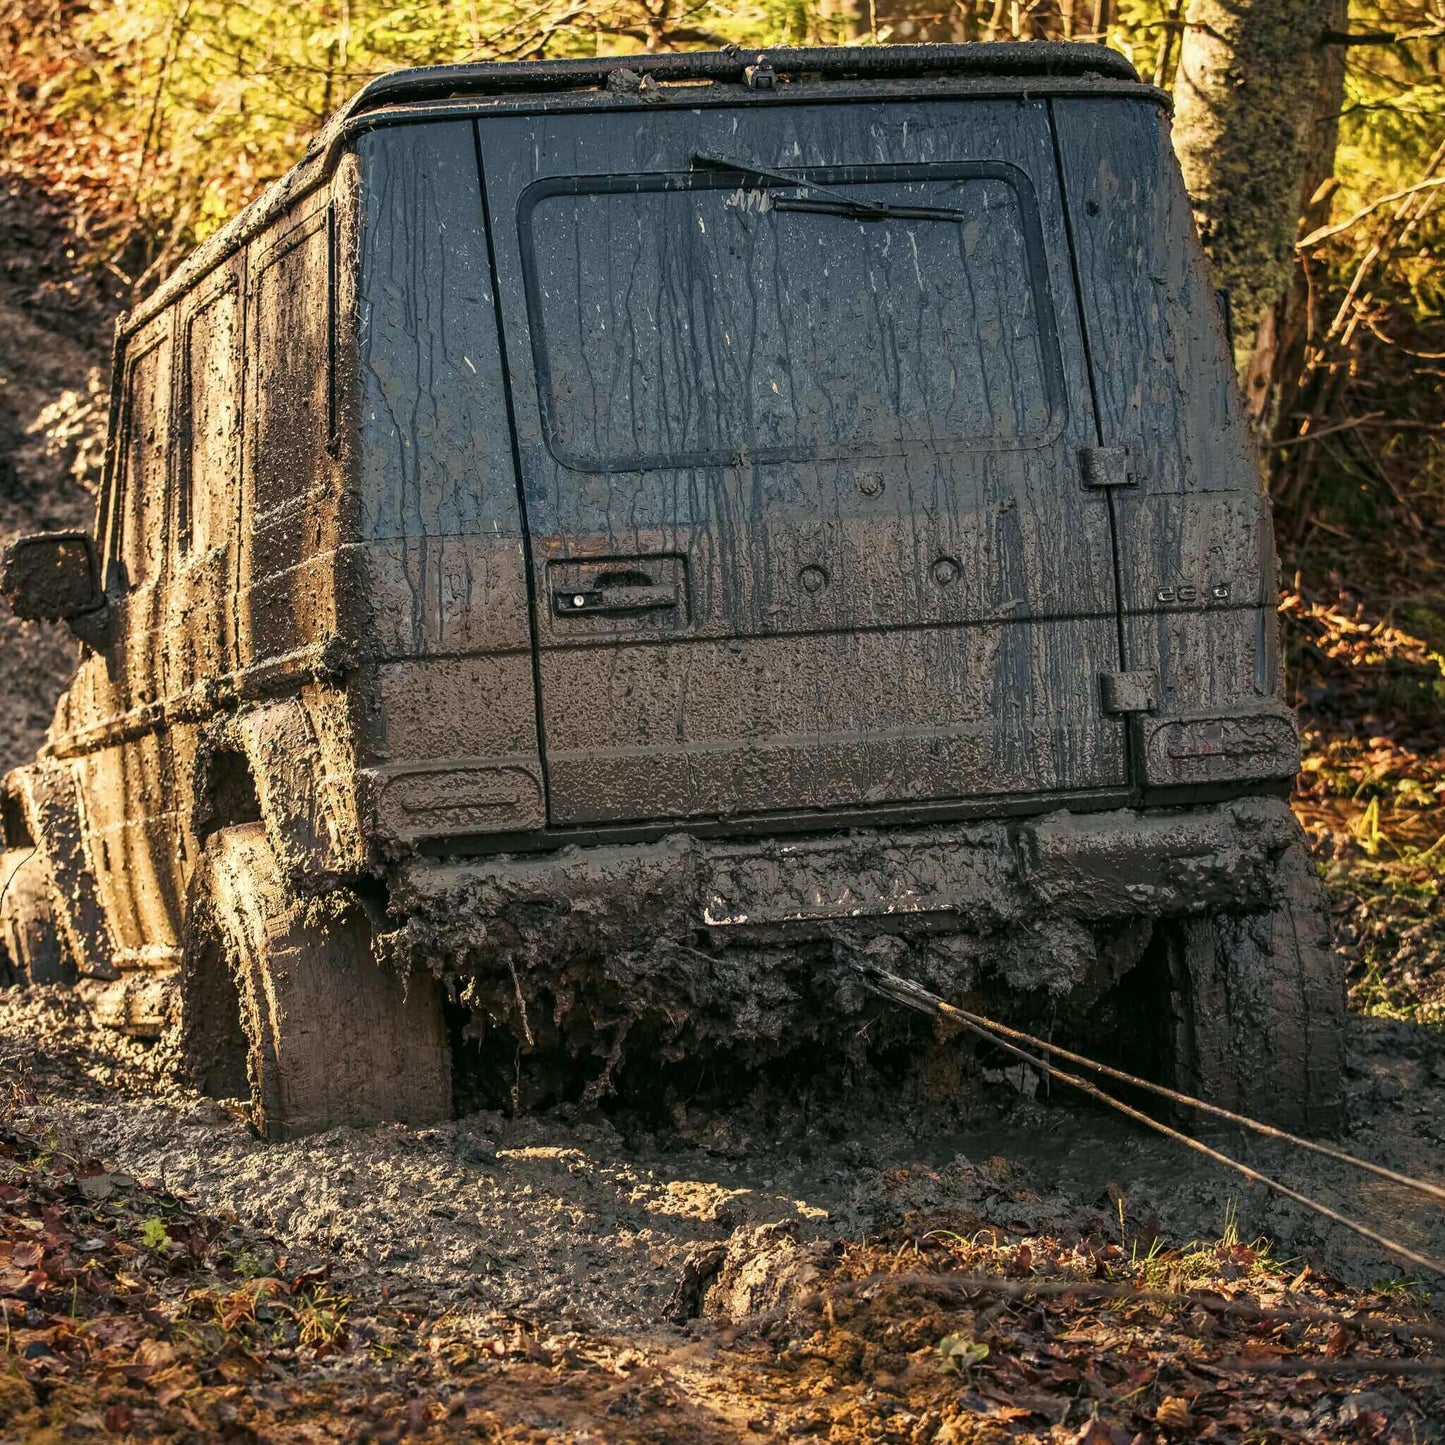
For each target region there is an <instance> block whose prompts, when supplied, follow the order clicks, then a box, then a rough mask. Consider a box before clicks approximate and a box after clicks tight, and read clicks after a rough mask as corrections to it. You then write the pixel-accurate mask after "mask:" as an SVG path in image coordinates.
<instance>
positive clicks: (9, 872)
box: [0, 848, 75, 984]
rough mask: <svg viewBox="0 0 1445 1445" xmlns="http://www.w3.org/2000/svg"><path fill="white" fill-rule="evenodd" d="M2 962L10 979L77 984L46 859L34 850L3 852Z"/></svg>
mask: <svg viewBox="0 0 1445 1445" xmlns="http://www.w3.org/2000/svg"><path fill="white" fill-rule="evenodd" d="M0 966H8V967H6V971H7V972H8V973H9V975H10V978H9V980H8V981H9V982H12V983H61V984H72V983H74V982H75V965H74V963H73V962H72V961H71V959H70V956H69V953H68V951H67V950H66V947H65V944H64V942H63V941H62V940H61V937H60V932H59V929H58V927H57V926H56V920H55V914H54V911H53V910H52V908H51V905H50V879H49V877H48V876H47V871H46V867H45V860H44V859H43V858H41V856H40V855H39V854H38V853H37V852H35V851H34V850H33V849H28V848H27V849H25V850H24V851H23V852H21V851H20V850H15V851H12V852H7V853H0Z"/></svg>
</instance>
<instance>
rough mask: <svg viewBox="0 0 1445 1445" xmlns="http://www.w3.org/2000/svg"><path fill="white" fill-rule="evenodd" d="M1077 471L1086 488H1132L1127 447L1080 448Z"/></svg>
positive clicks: (1132, 478)
mask: <svg viewBox="0 0 1445 1445" xmlns="http://www.w3.org/2000/svg"><path fill="white" fill-rule="evenodd" d="M1079 471H1080V472H1081V473H1082V474H1083V478H1084V485H1085V486H1086V487H1132V486H1133V485H1134V474H1133V473H1132V472H1131V471H1130V470H1129V449H1128V447H1080V448H1079Z"/></svg>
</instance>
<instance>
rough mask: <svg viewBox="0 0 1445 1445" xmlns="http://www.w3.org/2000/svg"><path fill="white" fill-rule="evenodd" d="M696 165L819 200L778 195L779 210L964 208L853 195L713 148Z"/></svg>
mask: <svg viewBox="0 0 1445 1445" xmlns="http://www.w3.org/2000/svg"><path fill="white" fill-rule="evenodd" d="M692 164H693V168H694V169H708V170H718V171H736V172H737V174H738V175H740V176H755V177H756V178H757V179H758V180H763V181H772V182H773V183H774V184H775V185H779V186H790V187H792V188H793V189H794V190H800V191H811V192H812V193H813V195H814V196H816V197H819V199H817V200H813V199H810V198H809V197H807V196H778V197H777V198H776V199H775V200H774V201H773V203H772V204H773V209H774V210H778V211H807V212H812V213H814V214H816V215H823V216H846V217H847V218H848V219H849V220H854V221H887V220H905V221H962V220H964V219H965V217H964V214H963V212H962V211H951V210H948V209H947V208H946V207H943V206H898V205H893V204H892V203H891V202H888V201H865V200H864V199H863V198H862V197H861V196H850V195H849V194H848V193H847V192H846V191H839V190H835V189H834V188H833V187H832V186H825V185H822V184H820V183H819V182H818V181H810V180H808V179H806V178H805V177H803V176H791V175H789V174H788V173H787V171H776V170H773V169H772V168H771V167H770V166H760V165H755V164H754V163H753V162H752V161H740V160H735V159H733V158H732V157H731V156H724V155H717V154H715V153H713V152H711V151H697V152H695V153H694V154H693V158H692Z"/></svg>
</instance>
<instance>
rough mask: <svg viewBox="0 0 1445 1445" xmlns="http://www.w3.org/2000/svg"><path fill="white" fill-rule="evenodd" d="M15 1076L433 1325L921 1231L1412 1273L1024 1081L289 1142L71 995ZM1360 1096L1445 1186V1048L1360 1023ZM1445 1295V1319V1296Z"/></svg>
mask: <svg viewBox="0 0 1445 1445" xmlns="http://www.w3.org/2000/svg"><path fill="white" fill-rule="evenodd" d="M983 1063H984V1064H985V1065H987V1063H988V1061H986V1060H985V1061H983ZM0 1067H3V1073H4V1078H5V1081H6V1085H7V1087H8V1088H9V1089H10V1090H12V1091H15V1092H16V1094H17V1096H18V1097H19V1098H20V1099H21V1103H20V1105H19V1107H20V1113H21V1118H22V1122H23V1124H24V1126H25V1127H26V1128H28V1129H31V1130H41V1131H49V1132H50V1133H51V1135H52V1136H53V1137H54V1139H55V1140H56V1142H57V1143H58V1144H61V1145H62V1146H63V1147H66V1148H68V1149H70V1150H73V1151H76V1152H78V1153H80V1154H82V1155H93V1156H95V1157H98V1158H101V1159H104V1160H105V1161H106V1162H107V1163H108V1164H109V1165H110V1166H111V1167H112V1168H115V1169H120V1170H123V1171H125V1172H127V1173H129V1174H131V1175H133V1176H134V1177H136V1178H138V1179H142V1180H146V1181H155V1182H157V1183H162V1184H164V1186H165V1187H166V1188H168V1189H171V1190H173V1191H175V1192H177V1193H179V1194H182V1195H185V1196H188V1197H190V1198H191V1199H193V1200H194V1201H196V1202H197V1203H198V1204H199V1205H200V1206H201V1207H203V1208H205V1209H207V1210H211V1211H220V1212H226V1211H230V1212H234V1214H235V1215H236V1216H237V1217H239V1218H240V1219H241V1220H242V1221H243V1222H245V1223H246V1224H248V1225H251V1226H254V1227H256V1228H258V1229H261V1230H264V1231H265V1232H267V1233H269V1234H271V1235H274V1236H275V1237H276V1238H278V1239H279V1240H280V1241H281V1242H282V1243H283V1244H284V1245H285V1246H286V1247H287V1248H288V1249H290V1250H292V1251H293V1252H295V1254H296V1256H297V1257H298V1258H303V1257H305V1256H306V1255H307V1254H308V1253H315V1254H317V1255H324V1256H326V1257H328V1259H329V1260H330V1262H331V1264H332V1268H333V1272H334V1274H335V1275H336V1277H337V1278H338V1279H340V1280H342V1281H346V1280H350V1281H351V1282H352V1283H353V1284H354V1285H355V1286H356V1287H357V1288H358V1289H366V1290H368V1291H371V1290H376V1289H379V1288H385V1289H386V1290H387V1292H388V1295H389V1296H390V1297H391V1298H393V1299H410V1300H414V1301H415V1302H416V1303H417V1304H419V1305H422V1304H424V1305H427V1306H428V1307H437V1306H441V1307H444V1306H445V1305H447V1304H449V1303H458V1304H460V1303H465V1304H467V1305H469V1306H475V1307H481V1308H490V1309H503V1310H506V1311H509V1312H514V1313H517V1314H520V1315H524V1316H526V1317H529V1318H533V1319H536V1320H539V1321H543V1320H550V1321H561V1322H573V1323H575V1324H576V1325H577V1326H578V1327H582V1328H589V1329H603V1330H629V1329H633V1330H635V1329H639V1328H646V1327H648V1326H650V1325H654V1324H659V1323H662V1322H664V1321H667V1320H677V1319H682V1318H685V1317H687V1316H688V1315H690V1314H694V1313H697V1312H698V1311H699V1310H700V1309H702V1308H703V1306H704V1299H703V1297H704V1294H705V1293H706V1289H707V1287H708V1284H709V1281H710V1279H711V1278H712V1276H713V1275H714V1274H715V1273H716V1271H717V1270H718V1269H719V1267H720V1265H721V1264H722V1263H723V1260H724V1253H725V1251H726V1249H727V1247H728V1246H729V1244H731V1245H732V1253H731V1255H730V1256H729V1258H730V1259H731V1260H732V1261H733V1264H732V1265H730V1266H729V1269H728V1270H727V1271H726V1272H725V1276H724V1282H725V1283H727V1282H728V1281H729V1280H732V1281H733V1282H734V1283H736V1280H737V1277H738V1275H739V1270H738V1268H737V1267H736V1263H737V1260H738V1258H739V1257H741V1256H748V1257H751V1255H753V1254H758V1255H765V1254H767V1253H768V1251H769V1250H772V1251H773V1252H774V1253H776V1252H777V1241H778V1240H779V1239H780V1238H784V1239H786V1240H788V1241H791V1242H793V1243H796V1244H797V1245H798V1246H800V1247H801V1248H802V1249H803V1250H804V1251H805V1252H806V1250H807V1249H808V1248H809V1247H810V1246H812V1245H815V1244H817V1245H827V1244H830V1243H831V1242H833V1241H836V1240H839V1239H846V1240H851V1241H858V1240H860V1239H866V1238H868V1237H870V1236H873V1235H876V1234H878V1233H881V1232H883V1231H885V1230H888V1229H891V1228H895V1227H896V1226H897V1225H898V1224H899V1223H900V1222H902V1221H904V1220H906V1219H908V1218H909V1217H910V1216H912V1217H913V1218H915V1219H917V1220H920V1221H928V1220H936V1221H937V1222H938V1224H939V1227H944V1228H948V1229H950V1230H953V1231H955V1232H960V1233H967V1232H969V1231H976V1230H986V1229H990V1228H992V1229H996V1230H999V1231H1001V1232H1004V1233H1006V1234H1008V1235H1011V1236H1013V1235H1029V1234H1039V1233H1048V1234H1051V1235H1057V1236H1060V1237H1065V1238H1067V1237H1069V1236H1071V1235H1086V1234H1091V1235H1094V1236H1096V1237H1098V1236H1102V1237H1104V1238H1107V1239H1111V1240H1113V1241H1114V1242H1122V1243H1123V1244H1124V1246H1125V1248H1126V1250H1129V1251H1137V1252H1138V1253H1140V1254H1143V1253H1146V1252H1147V1251H1148V1250H1149V1248H1150V1247H1151V1245H1152V1244H1153V1243H1154V1242H1155V1241H1156V1240H1158V1241H1160V1242H1161V1243H1165V1244H1182V1243H1185V1242H1187V1241H1189V1240H1191V1239H1203V1240H1217V1239H1219V1238H1221V1237H1224V1236H1226V1235H1227V1234H1228V1233H1229V1232H1230V1231H1231V1230H1233V1231H1237V1233H1238V1235H1239V1236H1240V1237H1241V1238H1242V1239H1244V1240H1251V1239H1253V1238H1255V1237H1256V1236H1264V1237H1266V1238H1268V1239H1269V1240H1271V1241H1273V1250H1274V1253H1275V1255H1276V1256H1277V1257H1280V1258H1298V1259H1299V1260H1300V1261H1301V1263H1302V1264H1303V1263H1309V1264H1311V1265H1312V1266H1313V1267H1314V1268H1316V1269H1322V1270H1324V1271H1326V1272H1329V1273H1331V1274H1334V1275H1336V1276H1338V1277H1339V1278H1341V1279H1343V1280H1345V1281H1346V1282H1349V1283H1352V1284H1357V1285H1371V1284H1375V1283H1378V1282H1380V1281H1383V1280H1390V1279H1401V1278H1403V1277H1404V1276H1405V1275H1406V1273H1407V1271H1405V1270H1404V1269H1402V1268H1401V1267H1400V1266H1398V1265H1397V1264H1395V1263H1394V1262H1393V1261H1392V1260H1391V1259H1390V1258H1389V1256H1388V1255H1387V1254H1386V1253H1384V1252H1383V1251H1381V1250H1379V1249H1378V1248H1376V1247H1375V1246H1372V1245H1370V1244H1369V1243H1368V1242H1367V1241H1364V1240H1360V1239H1358V1238H1357V1237H1355V1236H1353V1235H1351V1234H1350V1233H1348V1232H1347V1231H1345V1230H1343V1229H1341V1228H1339V1227H1338V1226H1334V1225H1330V1224H1328V1223H1327V1222H1326V1221H1324V1220H1321V1219H1319V1218H1318V1217H1316V1216H1314V1215H1311V1214H1310V1213H1308V1211H1305V1210H1303V1209H1302V1208H1300V1207H1299V1206H1297V1205H1294V1204H1291V1203H1289V1202H1288V1201H1285V1200H1280V1199H1277V1198H1276V1197H1274V1196H1271V1195H1269V1194H1268V1193H1267V1192H1266V1191H1264V1190H1262V1189H1260V1188H1258V1187H1256V1186H1252V1185H1249V1184H1248V1183H1247V1182H1246V1181H1244V1180H1242V1179H1240V1178H1238V1177H1236V1176H1233V1175H1231V1174H1229V1173H1227V1172H1225V1171H1223V1170H1221V1169H1220V1168H1218V1167H1217V1166H1215V1165H1212V1164H1209V1163H1208V1162H1206V1161H1203V1160H1200V1159H1198V1158H1197V1157H1195V1156H1192V1155H1190V1154H1188V1153H1187V1152H1185V1151H1183V1150H1182V1149H1180V1148H1179V1147H1178V1146H1177V1145H1173V1144H1170V1143H1169V1142H1168V1141H1166V1140H1162V1139H1159V1138H1156V1137H1154V1136H1151V1135H1149V1134H1147V1133H1146V1132H1145V1131H1143V1130H1141V1129H1138V1128H1136V1127H1135V1126H1133V1125H1131V1124H1129V1123H1127V1122H1126V1121H1123V1120H1117V1119H1115V1118H1114V1117H1113V1116H1109V1115H1105V1114H1103V1113H1101V1112H1100V1111H1099V1110H1098V1109H1097V1108H1095V1107H1093V1106H1085V1105H1080V1104H1078V1103H1076V1102H1073V1101H1070V1100H1067V1099H1065V1098H1064V1097H1062V1096H1061V1095H1059V1094H1058V1093H1055V1094H1054V1095H1053V1096H1052V1097H1051V1096H1050V1095H1049V1094H1048V1092H1047V1091H1046V1090H1045V1089H1043V1088H1041V1087H1039V1086H1038V1085H1037V1081H1035V1080H1033V1079H1032V1078H1031V1077H1030V1076H1028V1075H1025V1074H1020V1073H1019V1072H1017V1071H1013V1072H1010V1071H1007V1070H1005V1069H1003V1068H1001V1067H1000V1068H995V1067H989V1066H986V1067H984V1068H983V1070H982V1072H981V1073H980V1074H978V1075H977V1076H976V1077H975V1078H974V1080H973V1081H972V1083H973V1092H972V1093H971V1095H970V1098H971V1101H972V1102H971V1105H970V1110H969V1114H968V1117H967V1120H966V1123H965V1125H964V1126H963V1127H959V1126H958V1124H957V1122H956V1119H955V1121H954V1122H953V1123H952V1125H951V1126H949V1125H946V1124H945V1122H943V1121H941V1120H939V1119H938V1118H936V1117H932V1116H930V1115H929V1114H927V1113H926V1112H923V1111H921V1110H919V1111H917V1112H911V1111H910V1110H907V1109H902V1108H891V1109H890V1108H889V1107H888V1104H887V1100H886V1099H883V1098H881V1097H879V1096H878V1095H873V1096H871V1097H868V1098H864V1097H862V1096H861V1095H860V1096H858V1097H851V1098H850V1097H833V1098H807V1099H806V1101H804V1095H805V1082H806V1081H800V1084H799V1101H798V1102H797V1103H796V1104H795V1105H793V1106H781V1107H780V1106H777V1105H774V1106H773V1107H771V1108H767V1109H763V1108H758V1109H747V1108H742V1109H736V1110H733V1111H731V1112H729V1113H727V1114H725V1115H723V1114H715V1113H714V1114H708V1113H705V1112H702V1111H689V1110H687V1109H685V1108H681V1109H678V1110H676V1111H675V1113H674V1117H673V1118H672V1120H671V1121H669V1122H668V1123H666V1124H665V1125H659V1124H658V1123H657V1122H656V1121H653V1122H652V1123H651V1124H650V1125H648V1126H644V1125H643V1124H641V1123H638V1122H637V1121H636V1120H634V1119H630V1118H628V1117H627V1116H625V1115H622V1114H617V1115H612V1116H609V1115H607V1114H604V1113H603V1112H602V1111H600V1110H597V1109H585V1108H580V1107H575V1106H574V1107H560V1108H557V1109H554V1110H552V1111H549V1112H545V1113H541V1114H534V1115H529V1116H519V1117H514V1118H508V1117H506V1116H504V1115H502V1114H498V1113H473V1114H469V1115H467V1116H465V1117H463V1118H460V1119H457V1120H455V1121H453V1122H450V1123H447V1124H444V1125H441V1126H436V1127H431V1128H408V1127H402V1126H383V1127H377V1128H370V1129H337V1130H333V1131H330V1132H328V1133H325V1134H321V1135H317V1136H314V1137H312V1138H309V1139H306V1140H302V1141H299V1142H295V1143H287V1144H267V1143H264V1142H262V1141H261V1140H258V1139H257V1138H255V1137H254V1136H253V1135H252V1133H251V1132H250V1131H249V1130H248V1128H247V1126H246V1124H245V1122H244V1121H243V1118H242V1115H241V1106H240V1102H239V1101H237V1102H236V1104H235V1105H229V1104H227V1103H225V1102H222V1101H216V1100H211V1099H202V1098H199V1097H197V1096H196V1095H194V1094H192V1093H190V1092H189V1091H187V1090H186V1089H185V1088H183V1087H181V1086H180V1085H179V1084H177V1083H176V1082H175V1076H174V1075H173V1073H172V1071H171V1061H170V1060H169V1059H168V1057H167V1056H166V1054H165V1053H164V1050H163V1048H162V1046H159V1045H141V1044H137V1043H134V1042H131V1041H127V1040H125V1039H123V1038H121V1037H120V1036H118V1035H116V1034H114V1033H111V1032H109V1031H106V1030H102V1029H98V1028H95V1027H94V1026H93V1025H92V1023H91V1022H90V1019H89V1016H88V1014H87V1013H86V1011H85V1008H84V1006H83V1004H82V1002H81V1000H80V999H79V998H78V997H77V996H76V995H75V994H74V993H72V992H67V991H64V990H60V989H32V990H25V991H22V990H18V989H10V990H6V991H3V992H0ZM1348 1097H1349V1127H1348V1130H1347V1133H1346V1134H1345V1136H1344V1139H1343V1143H1344V1145H1345V1147H1346V1148H1349V1149H1352V1150H1353V1151H1355V1152H1357V1153H1360V1154H1362V1155H1365V1156H1367V1157H1369V1158H1371V1159H1375V1160H1378V1161H1379V1162H1382V1163H1385V1164H1388V1165H1390V1166H1391V1167H1393V1168H1396V1169H1399V1170H1402V1171H1405V1172H1408V1173H1411V1174H1414V1175H1416V1176H1419V1177H1423V1178H1426V1179H1430V1180H1433V1181H1434V1182H1436V1183H1442V1184H1445V1126H1442V1125H1441V1123H1440V1121H1441V1120H1442V1119H1445V1038H1442V1037H1441V1036H1440V1034H1439V1031H1438V1030H1428V1029H1421V1028H1415V1027H1412V1026H1408V1025H1403V1024H1394V1023H1381V1022H1377V1021H1374V1020H1366V1019H1355V1020H1353V1021H1352V1023H1351V1030H1350V1063H1349V1080H1348ZM1215 1142H1216V1143H1219V1142H1220V1141H1219V1138H1218V1136H1215ZM1223 1147H1225V1148H1226V1149H1230V1150H1232V1151H1234V1152H1236V1153H1237V1154H1238V1155H1239V1156H1240V1157H1242V1158H1245V1159H1247V1160H1248V1161H1249V1162H1250V1163H1251V1164H1253V1165H1254V1166H1255V1167H1256V1168H1259V1169H1262V1170H1264V1171H1265V1172H1267V1173H1273V1174H1275V1175H1277V1176H1278V1177H1280V1178H1282V1179H1285V1180H1287V1181H1288V1182H1289V1183H1290V1184H1291V1185H1292V1186H1294V1187H1295V1188H1297V1189H1301V1190H1303V1191H1305V1192H1306V1193H1310V1194H1313V1195H1316V1196H1317V1197H1319V1198H1321V1199H1322V1200H1325V1201H1326V1202H1328V1203H1330V1204H1332V1205H1333V1206H1334V1207H1336V1208H1338V1209H1340V1210H1342V1211H1343V1212H1344V1213H1346V1214H1349V1215H1352V1216H1355V1217H1358V1218H1362V1219H1365V1220H1367V1221H1368V1222H1369V1223H1371V1224H1372V1225H1373V1226H1374V1227H1375V1228H1376V1229H1378V1230H1380V1231H1382V1232H1384V1233H1385V1234H1388V1235H1391V1236H1393V1237H1396V1238H1398V1239H1399V1240H1401V1241H1402V1242H1404V1243H1406V1244H1408V1245H1410V1246H1411V1247H1413V1248H1415V1249H1417V1250H1421V1251H1423V1252H1425V1253H1433V1254H1434V1255H1436V1256H1437V1257H1438V1256H1445V1216H1442V1214H1441V1211H1440V1210H1439V1209H1438V1207H1437V1206H1435V1205H1433V1204H1431V1203H1430V1202H1429V1201H1428V1200H1425V1199H1423V1198H1417V1197H1414V1196H1412V1195H1410V1194H1408V1193H1407V1192H1406V1191H1403V1190H1401V1189H1399V1188H1397V1187H1395V1186H1392V1185H1388V1184H1384V1183H1381V1182H1379V1181H1374V1180H1370V1179H1368V1178H1367V1177H1355V1176H1354V1175H1353V1173H1352V1172H1351V1171H1348V1170H1346V1169H1345V1168H1344V1167H1342V1166H1339V1165H1335V1164H1332V1163H1330V1162H1329V1161H1325V1160H1320V1159H1316V1158H1313V1157H1307V1156H1300V1155H1298V1154H1296V1153H1294V1152H1293V1151H1286V1150H1284V1149H1283V1148H1281V1147H1279V1146H1275V1145H1264V1144H1261V1143H1258V1142H1255V1141H1253V1140H1241V1139H1229V1140H1227V1141H1225V1142H1224V1145H1223ZM761 1226H778V1228H775V1229H760V1227H761ZM789 1253H790V1250H789V1249H785V1250H784V1254H789ZM763 1274H764V1276H767V1275H768V1271H767V1270H764V1271H763ZM743 1283H744V1286H745V1285H746V1281H745V1280H744V1282H743ZM1433 1284H1434V1285H1435V1286H1437V1287H1441V1288H1440V1293H1438V1294H1437V1298H1436V1302H1437V1304H1438V1303H1440V1302H1445V1281H1434V1282H1433ZM771 1288H774V1285H768V1286H767V1288H765V1289H764V1291H763V1295H760V1296H759V1299H758V1301H756V1302H757V1303H762V1302H763V1299H764V1296H766V1294H767V1289H771ZM731 1297H733V1298H735V1299H736V1298H742V1299H743V1300H744V1301H746V1300H748V1299H750V1298H751V1296H750V1295H749V1294H748V1293H747V1289H746V1288H743V1292H742V1294H741V1296H739V1295H738V1291H737V1289H736V1288H733V1289H732V1290H731ZM747 1307H748V1306H747V1305H746V1303H744V1305H742V1306H740V1308H743V1309H744V1310H745V1309H746V1308H747ZM728 1312H730V1311H728Z"/></svg>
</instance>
